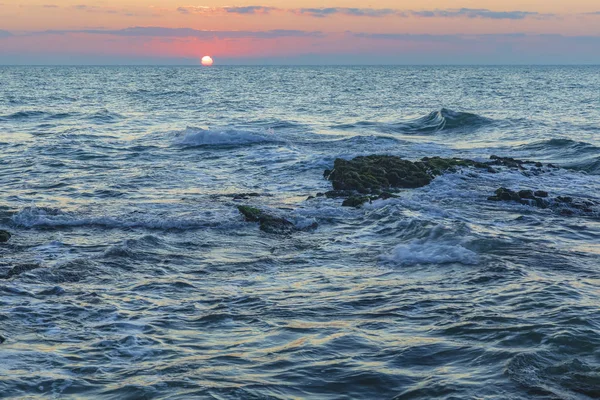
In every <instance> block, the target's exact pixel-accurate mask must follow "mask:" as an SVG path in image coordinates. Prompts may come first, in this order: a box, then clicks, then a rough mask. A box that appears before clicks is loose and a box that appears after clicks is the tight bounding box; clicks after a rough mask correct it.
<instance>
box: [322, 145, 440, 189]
mask: <svg viewBox="0 0 600 400" xmlns="http://www.w3.org/2000/svg"><path fill="white" fill-rule="evenodd" d="M324 176H326V178H327V179H328V180H330V181H331V182H332V185H333V189H334V190H346V191H348V190H349V191H356V192H358V193H363V194H368V193H372V192H373V191H374V190H386V189H389V188H418V187H422V186H425V185H427V184H429V183H430V182H431V180H432V179H433V177H432V176H431V175H430V174H429V173H428V172H427V170H426V166H425V165H424V164H423V163H420V164H419V163H414V162H412V161H408V160H403V159H402V158H400V157H395V156H385V155H384V156H379V155H373V156H364V157H363V156H361V157H356V158H354V159H352V160H350V161H348V160H344V159H341V158H337V159H336V160H335V161H334V165H333V170H331V171H329V170H326V171H325V173H324Z"/></svg>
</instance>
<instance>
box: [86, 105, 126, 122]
mask: <svg viewBox="0 0 600 400" xmlns="http://www.w3.org/2000/svg"><path fill="white" fill-rule="evenodd" d="M124 118H125V117H124V116H123V115H121V114H119V113H116V112H112V111H108V110H107V109H102V110H100V111H97V112H95V113H92V114H88V115H86V117H85V119H86V120H88V121H93V122H97V123H105V124H107V123H113V122H117V121H120V120H122V119H124Z"/></svg>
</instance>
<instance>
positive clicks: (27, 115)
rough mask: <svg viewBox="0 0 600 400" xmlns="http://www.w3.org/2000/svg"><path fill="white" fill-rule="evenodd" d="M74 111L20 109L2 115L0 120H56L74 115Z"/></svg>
mask: <svg viewBox="0 0 600 400" xmlns="http://www.w3.org/2000/svg"><path fill="white" fill-rule="evenodd" d="M73 115H75V114H73V113H50V112H46V111H38V110H30V111H18V112H15V113H12V114H8V115H2V116H0V121H24V120H30V119H33V120H40V119H43V120H55V119H64V118H69V117H72V116H73Z"/></svg>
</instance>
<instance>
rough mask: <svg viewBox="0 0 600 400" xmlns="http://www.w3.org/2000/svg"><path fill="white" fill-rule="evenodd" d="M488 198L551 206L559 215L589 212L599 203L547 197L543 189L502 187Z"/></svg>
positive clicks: (587, 200) (561, 197)
mask: <svg viewBox="0 0 600 400" xmlns="http://www.w3.org/2000/svg"><path fill="white" fill-rule="evenodd" d="M488 200H491V201H514V202H518V203H521V204H525V205H530V206H534V207H538V208H551V209H555V210H557V211H559V212H560V213H561V215H575V214H576V213H577V212H580V213H584V214H591V213H594V209H595V208H597V207H598V206H599V205H600V204H598V202H596V201H593V200H589V199H573V198H572V197H566V196H558V197H555V198H553V199H552V198H549V197H548V192H546V191H543V190H536V191H533V190H520V191H518V192H517V191H514V190H511V189H507V188H504V187H501V188H498V189H496V193H495V195H494V196H490V197H488Z"/></svg>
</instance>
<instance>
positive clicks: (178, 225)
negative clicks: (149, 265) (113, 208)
mask: <svg viewBox="0 0 600 400" xmlns="http://www.w3.org/2000/svg"><path fill="white" fill-rule="evenodd" d="M226 218H227V216H223V218H222V219H221V221H222V220H223V219H226ZM11 220H12V223H13V224H15V225H16V226H20V227H24V228H65V227H81V226H96V227H101V228H107V229H117V228H121V229H123V228H146V229H160V230H169V229H202V228H210V227H214V226H217V225H218V224H219V219H218V218H216V217H215V218H214V219H212V220H211V219H209V220H207V219H206V218H202V217H194V216H192V215H181V216H179V217H162V216H158V215H154V216H152V215H147V214H145V213H131V214H129V215H126V216H121V217H113V216H105V215H103V216H85V215H80V214H78V213H75V212H68V211H62V210H60V209H57V208H50V207H35V206H33V207H25V208H23V209H22V210H20V211H19V212H17V213H16V214H14V215H13V216H12V218H11Z"/></svg>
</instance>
